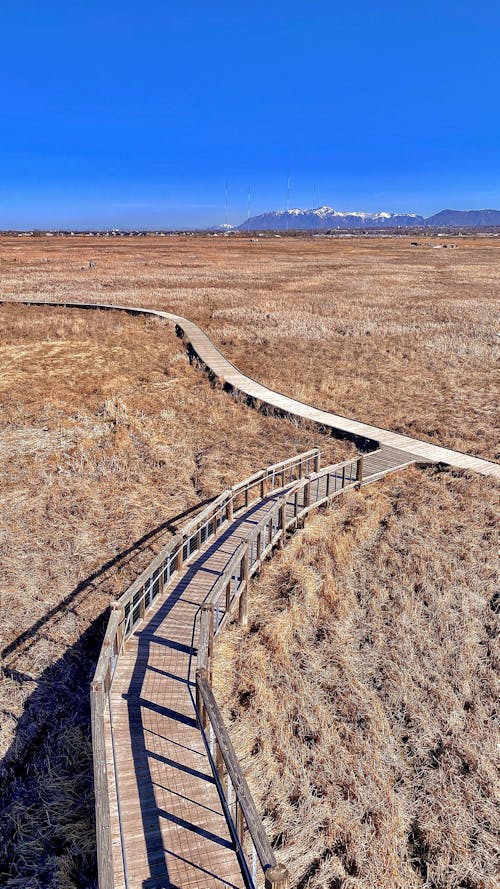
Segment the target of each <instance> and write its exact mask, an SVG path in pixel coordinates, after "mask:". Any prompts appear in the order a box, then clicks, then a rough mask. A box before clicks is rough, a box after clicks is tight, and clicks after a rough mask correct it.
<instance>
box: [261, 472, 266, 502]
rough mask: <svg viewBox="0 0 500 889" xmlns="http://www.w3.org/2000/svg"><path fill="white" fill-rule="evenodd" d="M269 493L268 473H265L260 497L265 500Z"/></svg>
mask: <svg viewBox="0 0 500 889" xmlns="http://www.w3.org/2000/svg"><path fill="white" fill-rule="evenodd" d="M266 494H267V475H266V474H264V475H263V477H262V481H261V483H260V499H261V500H263V499H264V497H265V496H266Z"/></svg>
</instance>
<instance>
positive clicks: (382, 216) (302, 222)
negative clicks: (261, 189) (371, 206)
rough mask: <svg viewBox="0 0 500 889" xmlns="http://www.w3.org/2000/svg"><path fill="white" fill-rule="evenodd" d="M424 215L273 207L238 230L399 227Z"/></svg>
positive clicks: (418, 222)
mask: <svg viewBox="0 0 500 889" xmlns="http://www.w3.org/2000/svg"><path fill="white" fill-rule="evenodd" d="M424 224H425V220H424V217H423V216H417V214H416V213H387V212H385V211H382V212H380V213H365V212H358V211H350V212H343V211H340V210H334V209H333V207H317V208H316V209H313V210H299V209H298V208H296V209H294V210H273V211H270V212H269V213H262V214H261V215H260V216H252V217H250V219H246V220H245V222H243V223H242V224H241V225H240V226H238V227H239V229H240V231H256V230H258V229H260V230H281V231H284V230H287V229H288V230H289V229H300V230H302V231H304V230H310V229H336V228H337V229H343V228H345V229H351V228H363V229H366V228H398V227H403V226H404V227H405V228H406V227H409V226H411V227H413V226H418V225H424Z"/></svg>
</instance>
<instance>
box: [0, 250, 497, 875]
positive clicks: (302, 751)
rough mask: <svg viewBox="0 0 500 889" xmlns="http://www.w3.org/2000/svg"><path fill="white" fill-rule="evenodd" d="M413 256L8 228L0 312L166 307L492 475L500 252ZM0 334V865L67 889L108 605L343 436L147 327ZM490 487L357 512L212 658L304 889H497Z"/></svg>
mask: <svg viewBox="0 0 500 889" xmlns="http://www.w3.org/2000/svg"><path fill="white" fill-rule="evenodd" d="M418 240H419V243H420V246H418V247H412V246H411V245H410V240H409V239H406V238H401V239H373V238H369V239H368V238H367V239H363V238H342V239H338V240H328V239H302V238H290V239H285V238H281V239H277V238H276V239H275V238H270V239H267V238H266V239H263V238H262V239H261V238H258V239H244V240H243V239H241V240H240V239H232V238H224V237H219V238H202V237H174V238H168V237H165V238H160V237H158V238H156V237H144V238H136V237H130V238H120V239H118V238H116V239H115V238H95V237H94V238H90V237H80V236H79V237H76V236H75V237H71V238H70V237H68V238H58V237H41V238H39V237H36V238H27V237H10V238H7V237H5V238H2V240H1V242H0V249H1V254H2V296H3V297H5V298H8V299H14V300H20V299H46V300H50V299H54V300H64V299H67V300H75V301H82V302H87V301H88V302H92V301H96V302H110V303H123V304H130V305H146V306H151V307H153V308H160V309H165V310H169V311H173V312H176V313H178V314H181V315H185V316H187V317H189V318H192V319H193V320H195V321H197V322H198V323H199V324H200V325H201V326H202V327H204V328H205V329H206V330H207V331H208V332H209V333H210V335H211V336H212V337H213V339H214V340H215V342H216V343H217V344H218V345H219V346H220V347H221V348H222V350H223V351H224V352H225V354H226V355H227V356H228V357H230V358H231V359H232V360H233V361H234V362H235V363H236V364H237V365H238V366H239V367H240V369H241V370H244V371H246V372H247V373H249V374H250V375H252V376H254V377H255V378H256V379H258V380H259V381H261V382H264V383H266V384H268V385H271V386H272V387H274V388H276V389H278V390H280V391H283V392H286V393H287V394H291V395H294V396H295V397H298V398H299V399H301V400H304V401H308V402H310V403H311V404H314V405H315V406H321V407H325V408H328V409H330V410H332V411H335V412H337V413H343V414H345V415H348V416H352V417H355V418H356V419H360V420H364V421H367V422H370V423H376V424H378V425H380V426H384V427H386V428H391V429H395V430H398V431H402V432H407V433H409V434H411V435H413V436H416V437H421V438H424V439H426V440H429V441H433V442H434V443H436V444H442V445H447V446H450V447H454V448H457V449H459V450H463V451H467V452H469V453H474V454H478V455H481V456H485V457H488V458H490V459H492V458H494V457H495V454H496V453H497V451H496V429H495V405H496V401H497V399H496V398H495V357H496V356H495V352H494V348H495V340H494V334H495V326H494V325H495V307H496V305H497V299H498V263H499V258H500V254H499V250H500V244H499V242H498V241H497V240H496V239H493V238H492V239H482V238H481V239H480V238H477V239H467V238H463V239H455V240H453V239H445V240H443V239H434V240H432V239H428V238H425V239H418ZM443 243H446V244H451V243H455V244H457V246H456V247H455V248H451V247H449V246H448V247H446V249H445V248H444V247H443V246H442V245H443ZM438 245H440V249H434V246H438ZM90 261H92V262H93V263H94V267H93V268H90V267H89V262H90ZM0 317H1V319H2V325H1V335H0V350H1V351H0V354H1V361H2V382H1V396H0V397H1V403H2V427H1V448H2V455H3V457H4V461H3V470H2V478H1V492H0V496H1V498H2V511H3V530H2V534H3V537H2V549H1V557H2V575H3V579H4V585H3V593H2V595H3V602H2V612H3V614H4V615H6V617H5V619H4V623H3V627H2V648H3V653H4V672H3V680H2V692H1V694H2V709H3V713H4V718H3V722H2V752H6V753H7V756H6V758H5V760H4V766H3V772H2V777H3V779H4V788H5V790H4V794H3V797H2V802H1V812H0V814H1V817H2V823H3V824H4V825H5V827H4V835H5V843H4V844H3V847H2V848H3V852H2V856H1V869H0V873H2V875H3V877H2V878H3V879H4V882H5V885H6V886H9V887H14V886H16V887H17V886H20V885H26V884H27V882H28V881H29V885H31V886H40V887H41V886H54V887H55V886H61V885H64V886H75V887H76V886H88V885H92V880H93V879H94V877H95V871H94V868H95V863H94V839H93V833H92V784H91V752H90V745H89V731H88V728H89V726H88V683H89V681H90V678H91V675H92V672H93V668H94V665H95V658H96V652H97V650H98V646H99V642H100V639H101V637H102V629H103V618H102V615H103V611H104V609H105V608H106V606H107V605H108V603H109V602H110V601H111V600H112V598H113V597H115V596H116V595H118V594H119V593H120V592H122V591H123V589H125V587H126V586H127V583H128V582H130V580H132V579H133V577H135V576H136V574H137V573H138V572H139V571H140V570H141V569H142V568H143V567H144V565H145V564H146V563H147V562H148V561H149V560H150V558H151V557H152V554H153V553H154V552H156V551H157V549H158V548H159V546H161V544H162V543H163V542H165V541H166V540H167V539H168V537H169V536H170V534H171V533H173V532H174V530H175V527H176V525H177V524H178V523H179V521H181V520H182V517H183V516H185V515H187V514H189V511H190V510H192V509H193V508H196V506H197V505H199V504H200V503H202V502H203V501H204V500H206V499H207V498H210V497H212V496H214V495H215V494H216V493H218V492H219V491H220V490H221V489H222V488H224V487H225V486H226V485H227V484H229V483H233V482H235V481H237V480H239V479H240V478H242V477H243V476H245V475H248V474H250V473H251V472H253V471H255V470H256V469H257V468H260V467H261V466H263V465H265V464H266V463H268V462H273V461H275V460H278V459H281V458H283V457H285V456H289V455H291V454H292V453H297V452H299V451H301V450H305V449H307V448H309V447H312V446H314V445H317V444H320V446H321V447H322V449H323V450H324V451H325V459H326V460H335V459H339V460H340V459H342V458H343V457H344V456H345V455H347V453H349V452H350V451H352V446H351V445H349V444H347V443H343V442H336V441H333V440H331V439H325V438H324V437H322V436H320V435H319V434H318V433H316V432H314V431H313V430H310V429H307V428H304V427H298V426H295V425H293V424H291V423H289V422H288V421H284V420H278V419H275V418H272V417H266V416H263V415H261V414H258V413H256V412H255V411H252V410H250V409H249V408H248V407H247V406H246V405H245V404H243V403H239V402H238V401H235V400H233V399H231V398H230V397H229V396H228V395H227V394H226V393H224V392H223V391H222V390H221V389H220V388H218V387H217V386H215V387H213V386H211V385H210V383H209V381H208V379H207V378H206V376H205V375H204V374H203V373H201V372H200V371H199V370H198V369H197V368H196V367H192V366H190V365H189V362H188V360H187V356H186V354H185V350H184V347H183V345H182V343H181V342H180V341H179V340H178V339H177V338H176V337H175V335H174V332H173V330H172V328H170V327H169V326H168V325H166V324H165V323H163V322H162V321H160V320H153V319H141V318H133V317H130V316H123V315H116V314H114V313H113V314H111V313H102V312H96V313H92V314H89V313H85V312H82V311H79V310H64V309H55V308H46V309H43V308H24V307H21V306H18V307H17V306H14V307H12V306H4V307H3V308H0ZM495 494H496V489H495V486H494V485H493V483H491V482H490V481H489V480H485V479H478V478H475V477H473V476H467V475H466V474H460V473H449V472H436V470H432V469H431V470H426V471H421V470H406V471H404V472H403V473H400V474H398V475H397V476H394V477H393V478H391V479H388V480H387V481H386V482H384V483H382V484H381V485H380V486H379V487H377V489H375V488H373V489H371V490H366V491H362V492H359V493H357V494H351V495H348V496H347V497H346V498H345V500H343V502H342V504H340V503H339V504H338V505H337V506H336V507H335V508H334V509H333V510H331V511H330V512H329V513H328V514H327V516H326V517H324V516H322V517H318V518H317V519H315V520H314V521H313V522H312V523H311V524H310V525H309V527H308V528H307V529H306V530H305V531H304V532H301V533H299V534H298V535H297V536H296V538H295V539H294V541H293V542H292V543H291V544H290V547H289V548H288V549H287V550H285V552H284V553H283V554H282V555H280V556H277V557H276V558H275V560H274V561H273V563H271V564H269V565H268V566H266V568H265V570H264V571H263V573H262V577H261V579H260V581H258V582H257V583H256V584H255V589H254V594H253V595H252V600H251V621H250V626H249V631H248V633H246V634H243V635H242V634H241V633H239V631H237V630H233V631H231V633H229V634H228V635H227V638H226V639H225V640H224V641H223V643H222V645H223V646H224V652H225V654H226V658H225V663H226V667H225V668H224V670H223V671H222V673H221V675H220V676H219V680H218V681H219V695H220V698H221V701H222V702H223V704H224V708H225V714H226V717H227V719H228V721H229V722H230V724H231V731H232V734H233V739H234V741H235V744H236V746H237V748H238V752H239V753H240V754H241V756H242V758H243V762H244V764H245V768H246V771H247V775H248V779H249V781H250V783H251V785H252V787H253V789H254V790H255V794H256V798H257V800H258V802H259V805H260V806H261V810H262V812H263V814H264V815H265V818H266V824H267V826H268V829H269V832H270V834H271V836H273V838H274V839H275V841H276V843H277V845H278V846H281V845H282V846H283V852H282V853H281V852H280V855H281V854H283V855H285V857H286V859H287V861H288V863H289V865H290V868H291V871H292V873H293V875H294V885H295V886H298V887H301V889H304V887H306V886H310V887H311V889H312V887H316V886H317V887H319V886H329V887H330V889H354V887H359V889H369V887H372V886H379V887H384V889H386V887H387V889H392V887H400V886H401V887H404V886H408V887H413V886H429V887H430V886H433V887H436V889H437V887H443V889H444V887H446V889H451V887H453V889H454V887H459V886H462V887H467V889H486V887H488V889H493V886H494V885H495V884H494V882H493V880H494V877H493V876H492V874H493V873H494V872H493V870H492V861H493V850H492V845H491V825H492V810H491V805H492V802H491V801H492V793H493V782H494V776H493V773H492V754H491V749H490V744H491V715H492V706H493V697H494V694H493V668H494V649H493V645H492V642H491V640H492V632H493V625H492V619H493V614H494V612H493V610H492V609H493V607H494V606H495V602H496V600H495V599H494V590H495V586H494V584H495V563H494V559H493V552H494V549H493V545H494V539H495V531H494V527H495V526H494V518H495V516H494V505H495ZM7 606H8V607H7ZM244 653H246V655H245V654H244ZM245 656H247V660H246V667H245V668H244V664H243V661H242V660H241V658H244V657H245ZM221 661H222V659H221V658H220V659H219V663H221ZM250 667H251V670H252V671H253V674H252V677H250V676H249V673H248V670H249V669H250ZM284 695H285V696H286V700H287V703H286V706H278V701H283V700H284ZM271 735H272V736H273V738H274V739H275V740H274V741H272V740H271V737H270V736H271ZM276 739H278V740H276ZM271 782H273V785H272V787H271ZM328 813H330V814H328ZM308 831H309V832H308ZM450 837H451V840H450Z"/></svg>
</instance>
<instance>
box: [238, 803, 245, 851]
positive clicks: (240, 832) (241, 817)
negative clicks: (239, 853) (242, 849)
mask: <svg viewBox="0 0 500 889" xmlns="http://www.w3.org/2000/svg"><path fill="white" fill-rule="evenodd" d="M236 833H237V834H238V839H239V841H240V845H241V846H243V834H244V833H245V818H244V815H243V809H242V808H241V806H240V804H239V802H238V801H236Z"/></svg>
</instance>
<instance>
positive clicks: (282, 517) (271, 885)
mask: <svg viewBox="0 0 500 889" xmlns="http://www.w3.org/2000/svg"><path fill="white" fill-rule="evenodd" d="M362 478H363V456H362V455H358V456H356V457H355V458H354V459H352V460H345V461H344V462H343V463H337V464H335V465H333V466H327V467H325V468H323V469H322V470H319V469H318V471H316V472H314V473H311V474H309V475H308V476H306V477H305V478H302V479H299V480H298V481H296V482H295V483H292V484H291V485H290V486H289V487H288V488H287V489H286V490H285V491H284V492H283V494H282V495H281V496H279V497H278V498H277V499H276V500H275V502H274V504H273V506H272V507H271V509H270V510H269V511H268V512H267V513H266V514H265V516H263V518H262V519H261V520H260V521H259V522H258V524H257V525H256V526H255V528H254V529H252V532H251V534H250V536H249V537H248V538H247V540H245V541H242V542H241V543H240V545H239V546H238V548H237V549H236V550H235V552H234V553H233V555H232V557H231V558H230V559H229V561H228V563H227V565H226V567H225V569H224V571H223V572H222V574H221V575H220V577H219V578H218V580H217V582H216V583H215V584H214V586H213V588H212V590H211V592H210V593H209V595H208V596H207V598H206V600H205V602H204V603H203V605H202V606H201V609H200V612H199V620H200V629H199V635H198V652H197V662H196V709H197V715H198V722H199V725H200V729H201V730H202V732H203V735H204V738H205V744H206V747H207V750H208V752H209V754H210V761H211V764H212V768H213V772H214V778H215V779H216V782H217V786H218V789H219V793H220V794H221V799H222V801H223V805H224V810H225V812H226V817H227V818H228V823H229V826H230V830H231V834H232V836H233V840H234V842H235V845H236V849H237V852H238V854H239V857H240V862H241V864H242V872H243V874H244V876H245V877H246V878H247V879H249V880H250V882H249V885H250V886H259V885H260V883H261V881H262V876H263V878H264V886H265V889H281V887H285V886H287V885H288V873H287V871H286V869H285V868H283V866H282V865H277V864H276V859H275V857H274V853H273V851H272V848H271V845H270V843H269V841H268V839H267V836H266V834H265V831H264V829H263V826H262V823H261V821H260V819H259V818H258V816H257V815H256V809H255V804H254V802H253V799H252V797H251V795H250V791H249V789H248V786H247V783H246V781H245V777H244V775H243V772H242V770H241V767H240V765H239V763H238V760H237V757H236V754H235V752H234V748H233V746H232V744H231V741H230V739H229V735H228V733H227V730H226V728H225V726H224V723H223V720H222V716H221V714H220V711H219V709H218V707H217V704H216V702H215V698H214V696H213V693H212V691H211V686H212V672H213V661H214V656H215V642H216V639H217V636H218V635H219V633H220V632H221V630H222V628H223V627H224V625H225V623H226V622H227V621H228V620H231V619H233V618H237V619H238V620H239V621H240V623H242V624H245V623H246V622H247V611H248V583H249V579H250V577H251V576H252V575H253V574H255V573H256V572H257V571H259V569H260V566H261V565H262V562H263V561H264V559H265V558H266V557H267V556H268V555H269V554H270V552H271V551H272V549H273V548H274V547H276V546H283V545H284V543H285V537H286V533H287V531H289V530H291V529H293V528H295V527H296V526H297V525H298V524H299V523H300V522H303V521H304V519H305V518H306V517H307V516H308V514H309V513H310V512H311V510H312V509H317V508H318V507H319V506H322V505H326V504H328V503H330V502H331V501H332V500H333V498H334V497H336V496H337V495H338V494H340V493H341V492H342V491H345V490H346V489H348V488H352V487H355V486H359V485H360V484H361V482H362ZM258 864H260V874H261V875H262V876H261V877H260V879H259V870H258Z"/></svg>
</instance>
